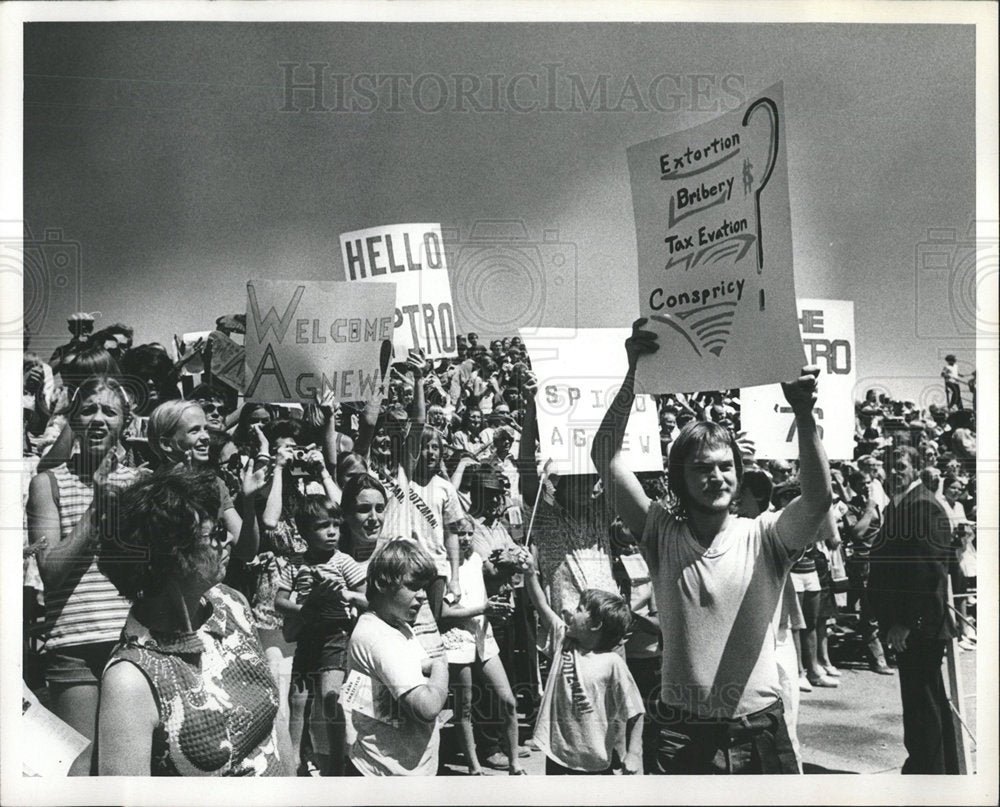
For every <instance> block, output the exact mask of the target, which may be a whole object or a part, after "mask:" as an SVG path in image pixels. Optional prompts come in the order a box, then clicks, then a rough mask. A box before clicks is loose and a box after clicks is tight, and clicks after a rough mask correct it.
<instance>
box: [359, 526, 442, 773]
mask: <svg viewBox="0 0 1000 807" xmlns="http://www.w3.org/2000/svg"><path fill="white" fill-rule="evenodd" d="M436 577H437V568H436V566H435V565H434V561H433V560H432V559H431V557H430V555H428V554H427V553H426V552H425V551H424V550H423V549H421V548H420V547H419V546H417V545H416V544H415V543H413V542H411V541H402V540H397V541H390V542H389V543H387V544H385V545H384V546H382V547H381V548H380V549H378V550H377V551H376V552H375V554H374V555H373V556H372V559H371V561H370V563H369V565H368V603H369V610H368V611H367V612H366V613H364V614H362V615H361V618H360V619H358V624H357V626H356V627H355V628H354V633H353V634H352V635H351V642H350V645H349V647H348V652H347V680H346V682H345V684H344V694H343V703H344V708H345V710H348V720H349V721H350V723H351V729H352V731H351V733H352V735H353V736H354V737H355V739H354V742H353V743H352V744H351V748H350V760H349V764H348V770H347V771H346V773H347V775H358V774H361V775H363V776H414V775H416V776H434V775H435V774H436V773H437V767H438V741H439V733H438V715H439V714H440V712H441V710H442V709H443V708H444V704H445V700H446V699H447V697H448V662H447V659H445V658H444V656H440V657H438V658H435V659H433V660H432V659H431V658H429V657H428V655H427V651H425V650H424V648H423V646H422V645H421V643H420V641H419V640H418V639H417V636H416V634H415V633H414V632H413V628H412V625H413V622H414V620H415V619H416V617H417V612H418V611H419V610H420V607H421V605H422V604H423V603H425V602H426V601H427V595H426V593H425V591H424V589H426V588H427V586H429V585H430V583H431V582H432V581H433V580H434V579H435V578H436Z"/></svg>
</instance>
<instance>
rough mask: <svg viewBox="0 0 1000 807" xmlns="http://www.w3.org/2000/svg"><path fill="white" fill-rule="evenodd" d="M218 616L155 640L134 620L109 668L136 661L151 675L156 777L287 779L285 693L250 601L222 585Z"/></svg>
mask: <svg viewBox="0 0 1000 807" xmlns="http://www.w3.org/2000/svg"><path fill="white" fill-rule="evenodd" d="M205 599H206V600H207V601H208V603H209V605H210V606H211V607H212V613H211V616H209V618H208V619H207V620H206V621H205V623H204V624H203V625H202V626H201V627H200V628H198V630H196V631H193V632H191V633H180V634H169V635H168V634H160V633H153V632H151V631H150V630H149V629H148V628H146V627H145V626H144V625H142V624H141V623H140V622H138V620H136V619H135V617H134V616H133V615H132V614H129V617H128V620H127V622H126V623H125V628H124V630H123V631H122V634H121V640H120V641H119V643H118V645H117V646H116V647H115V649H114V650H113V651H112V653H111V659H110V661H108V665H107V667H106V668H105V669H107V668H108V667H110V666H111V665H113V664H121V663H123V662H129V663H132V664H134V665H135V666H136V667H138V668H139V669H140V670H141V671H142V673H143V674H144V675H145V676H146V679H147V680H148V681H149V684H150V686H151V687H152V689H153V693H154V695H155V699H156V704H157V708H158V709H159V713H160V720H159V723H158V724H157V726H156V728H155V729H154V730H153V749H152V758H151V760H150V774H151V775H153V776H281V775H283V773H284V771H283V769H282V765H281V763H280V760H279V756H278V739H277V729H276V726H275V717H276V715H277V713H278V687H277V685H276V684H275V682H274V679H273V678H272V677H271V673H270V671H269V670H268V666H267V660H266V659H265V658H264V654H263V651H262V650H261V646H260V642H259V641H258V639H257V636H256V633H255V632H254V629H253V618H252V616H251V613H250V608H249V606H248V605H247V603H246V600H245V599H243V597H242V596H241V595H240V594H239V593H238V592H236V591H235V590H233V589H231V588H229V587H228V586H224V585H217V586H215V587H214V588H212V589H210V590H209V591H208V592H207V593H206V594H205Z"/></svg>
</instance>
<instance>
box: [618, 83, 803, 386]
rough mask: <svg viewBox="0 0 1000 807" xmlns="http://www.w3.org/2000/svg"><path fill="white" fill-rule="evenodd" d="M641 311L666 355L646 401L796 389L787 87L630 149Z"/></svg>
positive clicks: (651, 363)
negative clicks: (787, 383) (783, 386)
mask: <svg viewBox="0 0 1000 807" xmlns="http://www.w3.org/2000/svg"><path fill="white" fill-rule="evenodd" d="M628 165H629V173H630V175H631V180H632V204H633V207H634V210H635V227H636V240H637V245H638V257H639V311H640V316H643V317H647V318H649V324H648V325H647V327H648V328H650V329H652V330H654V331H656V333H657V334H658V337H659V344H660V349H659V351H657V352H656V353H655V354H653V355H651V356H645V357H643V358H642V359H641V360H640V362H639V366H638V371H637V374H636V378H637V384H636V389H641V390H644V391H646V392H656V393H659V392H692V391H696V390H706V389H729V388H731V387H738V386H742V385H746V384H763V383H771V382H776V381H780V380H783V379H788V378H791V377H793V376H794V375H795V374H796V373H797V371H798V369H799V368H800V367H801V365H802V351H801V347H800V346H799V340H798V331H797V329H796V327H795V287H794V278H793V276H792V234H791V220H790V216H789V207H788V173H787V164H786V159H785V129H784V111H783V106H782V92H781V84H776V85H774V86H773V87H771V88H769V89H768V90H766V91H765V92H764V93H762V94H760V95H758V96H756V97H753V98H751V99H750V100H748V101H747V102H746V103H745V104H744V105H743V106H741V107H740V108H738V109H735V110H733V111H732V112H729V113H727V114H725V115H722V116H721V117H718V118H716V119H714V120H711V121H709V122H708V123H704V124H701V125H700V126H696V127H694V128H693V129H687V130H685V131H683V132H678V133H676V134H672V135H668V136H667V137H661V138H658V139H656V140H650V141H647V142H645V143H639V144H638V145H635V146H632V147H631V148H629V149H628Z"/></svg>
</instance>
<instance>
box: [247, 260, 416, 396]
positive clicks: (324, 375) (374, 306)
mask: <svg viewBox="0 0 1000 807" xmlns="http://www.w3.org/2000/svg"><path fill="white" fill-rule="evenodd" d="M395 305H396V287H395V286H394V285H391V284H384V285H383V284H374V283H373V284H370V285H369V284H363V285H362V284H359V283H335V282H330V281H294V280H251V281H250V282H249V283H247V332H246V338H245V340H244V341H245V346H246V359H247V368H246V373H245V376H244V377H245V382H246V389H245V390H244V395H245V396H246V397H247V398H254V399H257V400H263V401H274V402H278V403H285V402H290V401H310V400H313V399H314V395H315V393H316V391H317V390H322V389H324V388H325V389H331V390H333V393H334V395H336V397H337V400H339V401H360V400H364V399H365V398H366V396H368V395H370V394H371V393H372V392H373V391H374V390H375V389H376V388H377V387H378V386H379V384H380V382H381V376H380V370H379V366H380V365H379V360H380V353H381V350H382V344H383V342H387V343H388V342H390V341H391V340H392V328H393V310H394V308H395Z"/></svg>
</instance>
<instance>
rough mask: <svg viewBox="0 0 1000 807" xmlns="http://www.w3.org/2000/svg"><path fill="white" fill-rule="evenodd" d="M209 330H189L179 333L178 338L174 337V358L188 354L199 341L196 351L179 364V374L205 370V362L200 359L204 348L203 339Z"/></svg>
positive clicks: (205, 338)
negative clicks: (179, 336) (188, 331)
mask: <svg viewBox="0 0 1000 807" xmlns="http://www.w3.org/2000/svg"><path fill="white" fill-rule="evenodd" d="M210 333H211V331H191V332H190V333H185V334H182V335H181V338H180V340H177V339H176V337H175V338H174V359H175V360H177V359H179V358H181V356H186V355H188V354H189V353H190V352H191V351H192V350H193V349H194V348H195V347H196V346H197V345H198V343H199V342H200V343H201V345H200V347H199V348H198V350H197V352H196V353H195V354H194V355H192V356H191V357H190V358H189V359H188V360H187V361H186V362H184V364H183V365H182V366H181V375H198V374H199V373H203V372H205V363H204V361H203V359H202V352H203V351H204V349H205V341H206V340H207V339H208V335H209V334H210Z"/></svg>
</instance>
